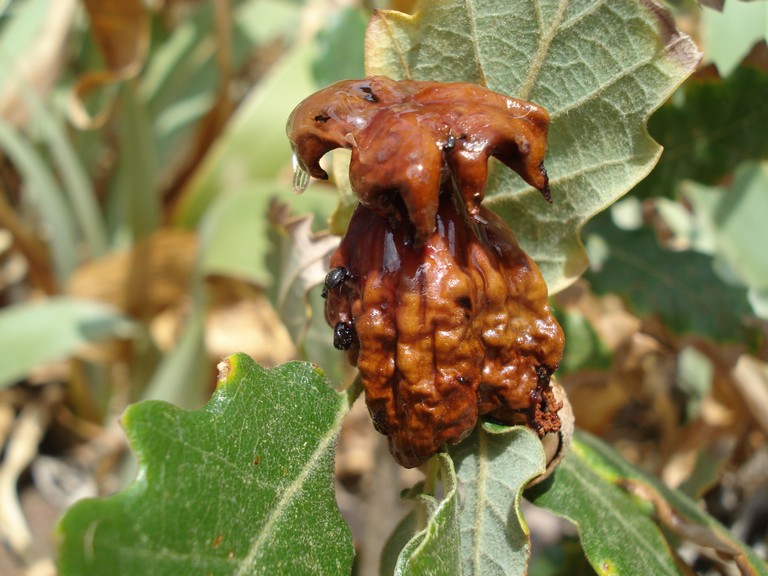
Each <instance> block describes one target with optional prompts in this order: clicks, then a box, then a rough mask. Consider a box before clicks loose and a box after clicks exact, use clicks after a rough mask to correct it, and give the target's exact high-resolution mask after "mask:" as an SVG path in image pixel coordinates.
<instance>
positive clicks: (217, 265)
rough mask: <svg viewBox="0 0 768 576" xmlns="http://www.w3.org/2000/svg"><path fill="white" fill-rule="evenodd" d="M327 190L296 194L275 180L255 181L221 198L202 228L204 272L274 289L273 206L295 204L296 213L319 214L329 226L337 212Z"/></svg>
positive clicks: (321, 188)
mask: <svg viewBox="0 0 768 576" xmlns="http://www.w3.org/2000/svg"><path fill="white" fill-rule="evenodd" d="M327 188H328V187H327V186H326V187H324V186H319V187H314V186H311V187H310V188H309V189H307V191H306V192H304V194H301V195H296V194H294V193H293V192H291V189H290V185H289V184H281V183H279V182H276V181H273V180H258V181H252V182H250V183H248V184H247V185H245V186H242V187H240V188H238V189H232V190H230V191H229V192H228V193H227V194H224V195H221V196H220V197H218V198H216V200H215V201H214V202H213V203H212V204H211V206H210V208H209V209H208V210H207V211H206V213H205V215H204V217H203V220H202V221H201V223H200V234H201V238H202V245H203V247H202V262H201V270H202V271H203V273H205V274H220V275H224V276H232V277H234V278H241V279H243V280H247V281H249V282H253V283H255V284H258V285H260V286H265V287H266V286H271V285H272V284H273V281H274V277H273V276H274V273H275V270H274V268H271V267H270V266H269V265H268V264H269V262H268V255H269V254H270V253H271V252H272V251H273V246H272V243H271V240H270V238H269V229H270V223H269V217H268V212H269V205H270V202H272V201H273V200H279V201H280V202H285V203H288V204H290V205H291V206H292V207H293V208H294V209H295V211H296V212H297V213H302V214H307V213H311V214H314V215H315V220H316V221H319V222H321V223H322V222H324V221H325V220H327V217H328V212H329V210H330V209H331V208H332V207H333V195H332V194H329V193H328V192H329V190H328V189H327Z"/></svg>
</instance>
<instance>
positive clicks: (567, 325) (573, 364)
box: [555, 308, 612, 377]
mask: <svg viewBox="0 0 768 576" xmlns="http://www.w3.org/2000/svg"><path fill="white" fill-rule="evenodd" d="M555 317H556V318H557V321H558V323H559V324H560V326H561V327H562V328H563V333H564V334H565V341H566V342H568V346H566V347H565V352H564V354H563V359H562V360H561V361H560V364H559V365H558V367H557V373H558V375H559V376H561V377H562V376H563V375H564V374H568V373H569V372H575V371H577V370H585V369H594V370H608V369H610V367H611V364H612V354H611V350H610V348H608V345H607V344H606V343H605V342H604V341H603V340H601V339H600V335H599V334H598V333H597V332H596V331H595V328H594V327H593V326H592V324H591V323H590V321H589V318H587V317H586V316H585V315H584V314H583V313H582V312H581V311H580V310H578V309H576V308H574V309H559V308H555Z"/></svg>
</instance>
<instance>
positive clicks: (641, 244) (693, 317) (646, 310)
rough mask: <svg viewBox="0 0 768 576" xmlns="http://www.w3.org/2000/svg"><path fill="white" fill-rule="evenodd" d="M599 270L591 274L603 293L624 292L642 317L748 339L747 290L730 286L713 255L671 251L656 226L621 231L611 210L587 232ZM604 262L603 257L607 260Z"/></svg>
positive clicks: (719, 337)
mask: <svg viewBox="0 0 768 576" xmlns="http://www.w3.org/2000/svg"><path fill="white" fill-rule="evenodd" d="M585 237H586V239H587V244H588V245H590V246H592V245H595V246H599V247H600V250H601V251H605V252H606V255H605V256H599V255H598V254H597V253H598V250H592V249H590V252H591V255H594V256H593V259H594V262H593V270H591V271H590V272H588V273H587V274H586V275H585V278H586V279H587V280H589V282H590V284H591V285H592V288H593V290H594V291H595V292H596V293H598V294H609V293H614V294H618V295H619V296H621V297H622V298H623V299H624V300H625V301H626V302H627V304H628V305H629V307H630V309H631V310H632V311H634V312H635V313H636V314H638V315H641V316H647V315H652V314H655V315H658V317H659V318H660V319H661V320H662V322H663V323H664V325H665V326H666V327H667V328H669V329H670V330H671V331H672V332H674V333H677V334H687V333H696V334H701V335H703V336H706V337H708V338H711V339H713V340H716V341H742V340H744V339H745V336H747V329H746V328H745V325H744V324H743V322H742V319H743V318H744V317H746V316H748V315H749V314H750V310H749V305H748V304H747V299H746V291H745V290H744V289H742V288H738V287H733V286H728V285H726V284H725V283H724V282H723V281H722V280H721V279H720V278H719V277H718V275H717V274H715V272H714V270H713V268H712V258H711V257H710V256H707V255H705V254H700V253H698V252H694V251H691V250H686V251H682V252H673V251H671V250H665V249H664V248H662V247H661V246H659V243H658V242H657V240H656V236H655V234H654V232H653V231H652V230H651V229H650V228H639V229H637V230H621V229H619V228H618V227H616V226H615V225H614V224H613V223H612V221H611V215H610V213H605V214H601V215H600V216H598V217H597V218H595V219H594V220H593V221H592V222H590V225H589V226H588V227H587V229H586V230H585ZM601 260H602V261H601Z"/></svg>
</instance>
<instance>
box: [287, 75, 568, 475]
mask: <svg viewBox="0 0 768 576" xmlns="http://www.w3.org/2000/svg"><path fill="white" fill-rule="evenodd" d="M547 125H548V115H547V113H546V111H544V110H543V109H541V108H538V107H537V106H535V105H533V104H529V103H527V102H521V101H518V100H513V99H511V98H506V97H504V96H501V95H499V94H496V93H493V92H490V91H488V90H485V89H483V88H480V87H477V86H473V85H467V84H438V83H432V82H399V83H398V82H394V81H392V80H389V79H387V78H382V77H373V78H369V79H367V80H364V81H350V82H343V83H339V84H336V85H334V86H331V87H330V88H327V89H325V90H323V91H321V92H318V93H316V94H314V95H313V96H311V97H310V98H308V99H307V100H305V101H304V102H303V103H302V104H300V105H299V107H298V108H296V110H295V111H294V113H293V114H292V116H291V120H290V121H289V124H288V131H289V136H290V137H291V141H292V143H293V146H294V150H295V152H296V154H297V155H298V157H299V161H300V163H301V164H302V165H303V167H304V168H305V169H306V170H308V171H309V172H310V173H311V174H312V175H313V176H315V177H326V174H325V172H324V171H323V170H322V169H321V168H320V166H319V164H318V161H319V159H320V158H321V157H322V155H323V154H324V153H325V152H326V151H328V150H330V149H332V148H335V147H339V146H344V147H348V148H352V164H351V166H350V176H351V181H352V185H353V188H354V189H355V191H356V193H357V194H358V196H359V197H360V200H361V205H360V206H358V208H357V211H356V212H355V214H354V216H353V217H352V221H351V222H350V226H349V230H348V231H347V235H346V236H345V238H344V240H343V241H342V243H341V245H340V246H339V248H338V249H337V251H336V252H335V253H334V255H333V256H332V258H331V270H330V272H329V274H328V277H327V278H326V285H325V288H324V295H325V296H326V298H327V304H326V319H327V320H328V323H329V324H330V325H331V326H333V328H334V345H335V346H336V347H337V348H340V349H343V350H346V351H347V355H348V358H349V360H350V362H351V363H352V364H353V365H356V366H358V368H359V369H360V373H361V376H362V380H363V385H364V388H365V397H366V403H367V405H368V409H369V410H370V412H371V415H372V417H373V422H374V425H375V426H376V428H377V429H378V430H379V431H380V432H382V433H383V434H386V435H387V437H388V439H389V443H390V449H391V451H392V453H393V455H394V456H395V458H396V459H397V460H398V462H400V463H401V464H402V465H403V466H406V467H412V466H416V465H418V464H421V463H422V462H423V461H425V460H426V459H427V458H429V457H430V456H432V455H433V454H434V453H435V452H437V451H438V450H439V449H440V448H441V447H442V446H443V445H444V444H446V443H456V442H459V441H460V440H462V439H463V438H464V437H465V436H466V435H467V434H469V432H471V430H472V429H473V428H474V426H475V424H476V422H477V418H478V416H481V415H489V416H490V417H492V418H493V419H495V420H498V421H500V422H503V423H506V424H519V423H523V424H527V425H529V426H531V427H532V428H533V429H534V430H536V431H537V432H539V433H540V434H542V435H543V434H544V433H546V432H549V431H556V430H558V429H559V427H560V421H559V418H558V416H557V414H556V411H557V409H558V408H559V403H557V402H556V401H555V399H554V397H553V395H552V391H551V389H550V383H549V379H550V375H551V374H552V372H553V371H554V370H555V368H556V367H557V364H558V363H559V361H560V358H561V356H562V351H563V334H562V330H561V329H560V326H559V325H558V324H557V322H556V321H555V319H554V318H553V316H552V314H551V312H550V309H549V305H548V299H547V288H546V285H545V283H544V280H543V278H542V277H541V273H540V272H539V270H538V268H537V267H536V265H535V264H534V263H533V262H532V261H531V260H530V259H529V258H528V256H527V255H526V254H525V253H524V252H523V251H522V250H521V249H520V248H519V246H518V245H517V242H516V241H515V238H514V235H513V234H512V232H511V231H510V230H509V228H507V226H506V225H505V224H504V222H503V221H502V220H501V219H500V218H498V217H497V216H496V215H495V214H493V213H492V212H490V211H488V210H486V209H485V208H483V207H482V206H481V205H480V202H481V200H482V198H483V193H484V188H485V181H486V177H487V161H488V157H489V156H495V157H497V158H499V159H500V160H501V161H503V162H504V163H505V164H507V165H508V166H510V167H512V168H513V169H515V170H516V171H517V172H518V173H520V174H521V176H522V177H523V178H524V179H525V180H526V181H527V182H529V183H530V184H532V185H533V186H535V187H537V188H538V189H539V190H541V191H542V192H543V193H544V194H545V197H547V198H548V194H549V191H548V188H547V176H546V172H545V171H544V168H543V163H542V161H543V157H544V153H545V151H546V132H547ZM457 192H458V193H457Z"/></svg>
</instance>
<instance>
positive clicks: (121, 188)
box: [110, 81, 161, 242]
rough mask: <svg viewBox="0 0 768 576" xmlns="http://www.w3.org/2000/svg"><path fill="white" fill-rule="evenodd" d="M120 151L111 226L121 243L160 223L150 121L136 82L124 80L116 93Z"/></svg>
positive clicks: (114, 183)
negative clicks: (118, 108)
mask: <svg viewBox="0 0 768 576" xmlns="http://www.w3.org/2000/svg"><path fill="white" fill-rule="evenodd" d="M119 101H120V106H121V114H120V129H121V150H120V156H119V164H118V168H117V174H116V176H115V180H114V182H113V189H112V191H111V197H110V203H111V206H110V208H111V215H112V218H113V222H114V224H113V227H114V228H115V229H116V230H117V231H118V234H119V236H120V240H122V241H123V242H129V241H135V240H136V239H139V238H143V237H145V236H146V235H148V234H150V233H151V232H153V231H154V230H155V229H156V228H157V227H158V225H159V224H160V219H161V198H160V190H159V187H158V183H157V181H156V178H157V174H158V168H159V166H158V164H157V163H156V158H155V155H154V146H155V142H154V139H153V135H152V121H151V119H150V117H149V114H148V110H147V108H146V105H145V103H144V101H143V100H142V99H141V95H140V94H139V92H138V90H137V84H136V83H135V82H133V81H128V82H124V83H123V84H122V85H121V86H120V96H119Z"/></svg>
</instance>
